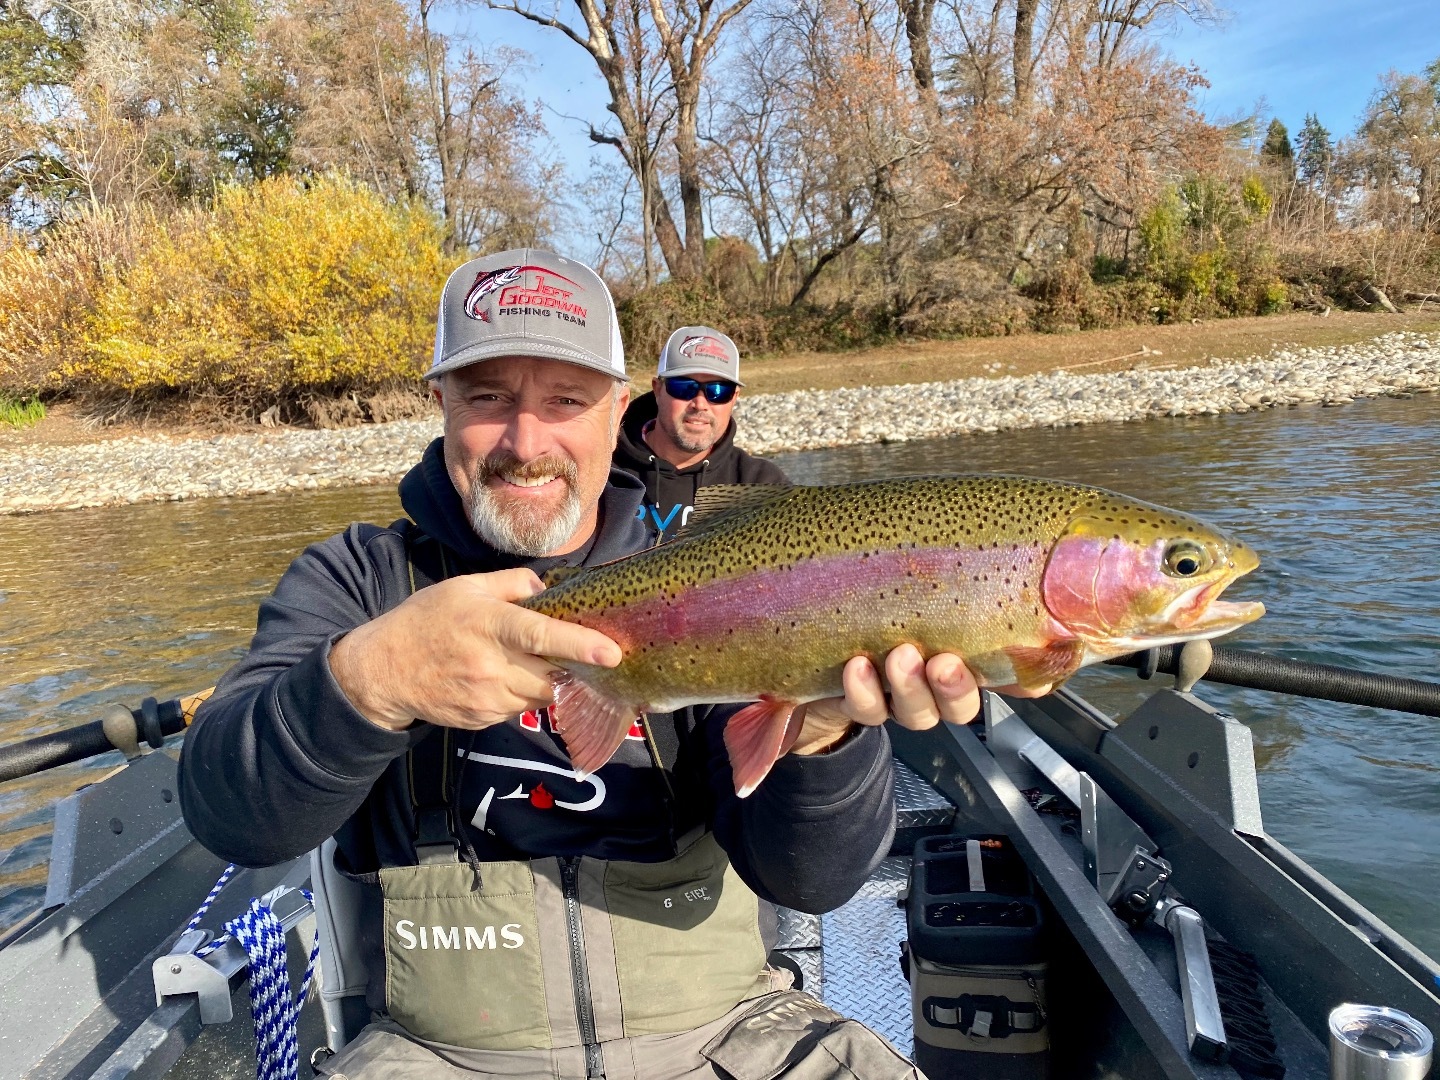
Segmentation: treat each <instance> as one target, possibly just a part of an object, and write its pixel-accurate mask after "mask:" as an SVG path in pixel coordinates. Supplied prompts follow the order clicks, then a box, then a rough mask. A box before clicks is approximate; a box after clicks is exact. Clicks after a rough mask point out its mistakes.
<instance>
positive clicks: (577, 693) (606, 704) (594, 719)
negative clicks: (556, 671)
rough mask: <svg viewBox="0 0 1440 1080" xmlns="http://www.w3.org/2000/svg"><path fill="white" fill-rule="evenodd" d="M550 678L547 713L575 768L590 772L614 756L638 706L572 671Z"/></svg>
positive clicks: (638, 714) (579, 770) (585, 774)
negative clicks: (551, 703)
mask: <svg viewBox="0 0 1440 1080" xmlns="http://www.w3.org/2000/svg"><path fill="white" fill-rule="evenodd" d="M551 682H552V683H553V684H554V687H555V705H554V707H553V708H552V709H551V710H550V716H551V720H552V722H553V723H554V725H555V730H556V731H557V732H558V733H559V734H560V737H561V738H562V739H564V740H565V749H566V751H567V752H568V753H569V754H570V763H571V764H572V765H574V766H575V771H576V772H577V773H579V774H580V775H581V776H582V777H583V776H589V775H590V774H591V773H593V772H595V771H596V770H598V769H599V768H600V766H602V765H604V764H605V763H606V762H607V761H609V760H610V759H611V758H612V757H614V756H615V751H616V750H619V749H620V744H621V743H623V742H624V741H625V736H626V734H627V733H628V732H629V731H630V727H631V725H632V724H634V723H635V721H636V720H638V719H639V718H640V715H641V709H640V708H639V707H638V706H635V705H629V704H626V703H625V702H623V701H616V700H615V699H614V698H609V697H606V696H605V695H604V694H602V693H600V692H599V691H598V690H595V689H594V688H592V687H590V686H588V685H586V684H585V683H583V682H581V681H580V680H579V679H577V678H575V677H574V676H573V675H569V674H563V673H562V674H560V675H556V676H554V677H553V678H552V680H551Z"/></svg>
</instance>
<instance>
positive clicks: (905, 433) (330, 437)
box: [0, 333, 1440, 514]
mask: <svg viewBox="0 0 1440 1080" xmlns="http://www.w3.org/2000/svg"><path fill="white" fill-rule="evenodd" d="M1154 362H1155V363H1163V360H1159V361H1154ZM1437 389H1440V337H1437V338H1432V337H1430V336H1427V335H1423V334H1413V333H1399V334H1388V335H1386V336H1384V337H1381V338H1377V339H1375V340H1374V341H1368V342H1362V343H1360V344H1357V345H1348V346H1341V347H1334V348H1318V349H1294V350H1280V351H1277V352H1275V353H1274V354H1272V355H1270V356H1268V357H1263V358H1262V357H1251V358H1249V359H1246V360H1241V361H1227V362H1225V363H1218V362H1216V363H1212V364H1211V365H1210V366H1208V367H1190V368H1179V369H1175V370H1163V369H1159V368H1148V369H1147V368H1144V367H1138V366H1137V367H1136V368H1134V369H1132V370H1129V371H1121V372H1116V373H1110V374H1094V373H1092V374H1072V373H1067V372H1058V373H1055V374H1050V375H1039V376H1029V377H1025V378H1014V377H1006V378H996V379H961V380H957V381H954V382H937V383H922V384H916V385H910V386H883V387H874V388H871V387H858V388H854V389H841V390H829V391H797V392H792V393H785V394H769V395H763V396H755V397H748V398H745V399H743V401H742V402H741V405H740V416H739V424H740V432H741V438H740V442H741V444H742V445H743V446H744V447H745V448H746V449H747V450H750V451H751V452H752V453H760V454H772V453H778V452H779V451H782V450H815V449H820V448H822V447H828V446H843V445H847V444H850V443H861V442H881V441H888V442H902V441H906V440H912V439H934V438H943V437H945V436H949V435H959V434H965V433H973V432H992V431H1004V430H1009V429H1016V428H1027V427H1063V426H1066V425H1070V424H1091V423H1099V422H1103V421H1114V420H1139V419H1143V418H1145V417H1156V416H1198V415H1217V414H1219V413H1224V412H1250V411H1252V410H1257V409H1265V408H1272V407H1276V406H1281V405H1300V404H1306V403H1321V404H1325V405H1343V404H1347V403H1349V402H1351V401H1354V400H1355V399H1356V398H1366V397H1383V396H1393V395H1410V394H1415V393H1422V392H1427V391H1434V390H1437ZM439 431H440V425H439V422H438V420H409V421H400V422H397V423H391V424H375V425H370V426H367V427H362V428H347V429H342V430H338V431H306V430H280V431H265V432H259V433H256V434H242V435H218V436H215V437H213V438H209V439H180V438H166V437H146V438H128V439H117V440H114V441H112V442H105V443H94V444H91V445H86V446H49V447H35V448H24V449H20V450H15V451H0V514H23V513H33V512H36V511H40V510H73V509H79V508H81V507H86V506H107V505H114V504H120V503H133V502H163V501H167V500H170V501H178V500H181V499H197V498H204V497H206V496H211V495H254V494H261V493H272V492H277V491H307V490H315V489H317V488H325V487H341V486H347V485H353V484H372V483H387V482H393V481H394V480H396V479H398V478H399V477H400V476H401V475H403V474H404V473H405V471H406V470H407V469H409V468H410V466H411V465H413V464H414V463H415V461H416V460H418V458H419V455H420V451H421V450H422V449H423V448H424V446H425V445H426V444H427V443H428V442H429V441H430V440H431V439H433V438H434V437H435V436H436V435H438V434H439Z"/></svg>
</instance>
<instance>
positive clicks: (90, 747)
mask: <svg viewBox="0 0 1440 1080" xmlns="http://www.w3.org/2000/svg"><path fill="white" fill-rule="evenodd" d="M114 749H115V747H114V746H112V745H111V744H110V740H109V739H107V738H106V737H105V725H104V724H103V723H101V722H100V721H99V720H96V721H94V722H93V723H89V724H81V725H80V726H79V727H72V728H66V729H65V730H64V731H57V732H55V733H54V734H52V735H39V736H37V737H35V738H33V739H26V740H25V741H24V742H18V743H12V744H11V745H9V746H0V783H4V782H5V781H6V780H14V779H16V778H18V777H21V776H29V775H30V774H31V773H37V772H41V771H42V770H44V769H53V768H55V766H57V765H68V764H69V763H70V762H72V761H82V760H84V759H85V758H88V757H94V756H95V755H96V754H103V753H105V752H106V751H108V750H114Z"/></svg>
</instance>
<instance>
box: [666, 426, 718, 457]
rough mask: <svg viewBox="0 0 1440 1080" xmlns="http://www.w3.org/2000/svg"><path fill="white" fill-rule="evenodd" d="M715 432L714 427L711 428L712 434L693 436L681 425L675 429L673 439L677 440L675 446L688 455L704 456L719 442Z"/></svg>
mask: <svg viewBox="0 0 1440 1080" xmlns="http://www.w3.org/2000/svg"><path fill="white" fill-rule="evenodd" d="M714 431H715V429H714V427H711V429H710V432H709V433H707V434H705V435H691V434H690V433H689V432H688V431H686V430H685V425H684V424H683V423H681V424H680V425H678V426H677V427H676V428H675V434H674V435H672V436H671V438H672V439H674V440H675V445H676V446H678V447H680V449H681V450H684V451H685V452H686V453H687V454H703V453H704V452H705V451H706V450H709V449H710V448H711V447H712V446H714V445H715V443H716V442H717V441H718V436H716V435H715V434H714Z"/></svg>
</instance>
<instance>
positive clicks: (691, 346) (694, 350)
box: [676, 334, 730, 363]
mask: <svg viewBox="0 0 1440 1080" xmlns="http://www.w3.org/2000/svg"><path fill="white" fill-rule="evenodd" d="M676 351H677V352H678V353H679V354H680V355H681V356H685V357H688V358H690V359H691V360H693V359H695V357H697V356H706V357H709V358H710V359H711V360H723V361H724V362H726V363H729V362H730V354H729V353H727V352H726V351H725V346H724V345H722V344H720V342H718V341H716V340H715V339H714V338H713V337H710V336H709V335H708V334H697V335H695V336H694V337H688V338H686V339H685V340H684V341H682V342H681V343H680V347H679V348H678V349H677V350H676Z"/></svg>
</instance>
